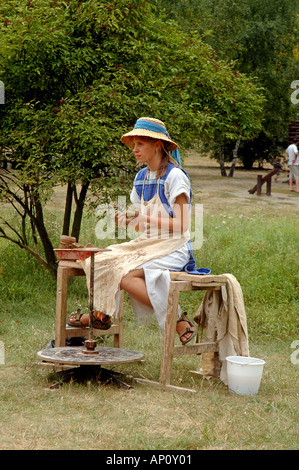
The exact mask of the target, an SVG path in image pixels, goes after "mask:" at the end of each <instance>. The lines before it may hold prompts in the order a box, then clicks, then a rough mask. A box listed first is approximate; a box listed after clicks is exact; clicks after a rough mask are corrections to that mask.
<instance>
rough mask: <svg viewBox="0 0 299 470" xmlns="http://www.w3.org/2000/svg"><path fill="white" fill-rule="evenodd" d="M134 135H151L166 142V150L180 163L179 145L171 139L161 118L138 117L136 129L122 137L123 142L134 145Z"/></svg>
mask: <svg viewBox="0 0 299 470" xmlns="http://www.w3.org/2000/svg"><path fill="white" fill-rule="evenodd" d="M134 137H151V138H152V139H158V140H162V141H163V142H166V144H167V145H166V146H165V147H166V150H167V151H169V154H170V156H171V157H172V158H174V160H175V161H176V162H177V163H178V164H179V165H180V164H181V159H180V154H179V152H178V145H177V144H176V143H175V142H173V141H172V140H171V139H170V136H169V134H168V132H167V129H166V127H165V124H164V123H163V122H162V121H159V119H154V118H150V117H142V118H139V119H137V121H136V124H135V126H134V129H133V130H132V131H130V132H128V133H127V134H124V135H123V136H122V137H121V141H122V143H123V144H125V145H128V146H129V147H133V146H134V143H133V138H134Z"/></svg>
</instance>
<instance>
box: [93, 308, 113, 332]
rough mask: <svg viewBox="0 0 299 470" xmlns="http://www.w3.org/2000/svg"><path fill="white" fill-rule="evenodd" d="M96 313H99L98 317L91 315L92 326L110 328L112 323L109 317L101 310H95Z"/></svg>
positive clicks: (103, 328)
mask: <svg viewBox="0 0 299 470" xmlns="http://www.w3.org/2000/svg"><path fill="white" fill-rule="evenodd" d="M97 314H98V315H99V317H100V318H99V317H98V318H96V317H95V316H94V315H93V320H92V326H93V328H95V329H98V330H109V328H111V325H112V322H111V317H110V316H109V315H105V314H103V313H101V312H97Z"/></svg>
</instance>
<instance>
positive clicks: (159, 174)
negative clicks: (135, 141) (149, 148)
mask: <svg viewBox="0 0 299 470" xmlns="http://www.w3.org/2000/svg"><path fill="white" fill-rule="evenodd" d="M140 138H141V139H143V140H146V141H148V142H152V143H155V142H161V152H162V159H161V164H160V167H159V168H158V171H157V178H161V177H162V176H164V175H165V173H166V170H167V165H168V163H169V162H171V163H174V164H176V165H178V164H177V163H176V161H175V160H174V159H173V158H171V156H170V155H169V153H168V150H167V146H168V144H167V142H165V141H163V140H159V139H154V138H153V137H145V136H144V137H143V136H142V137H140ZM178 166H179V165H178Z"/></svg>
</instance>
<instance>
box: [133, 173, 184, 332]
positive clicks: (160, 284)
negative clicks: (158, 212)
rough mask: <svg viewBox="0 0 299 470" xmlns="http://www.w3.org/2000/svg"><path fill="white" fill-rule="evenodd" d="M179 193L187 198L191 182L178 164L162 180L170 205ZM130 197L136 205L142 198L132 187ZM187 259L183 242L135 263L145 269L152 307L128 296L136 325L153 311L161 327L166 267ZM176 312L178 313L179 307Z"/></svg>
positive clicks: (179, 266) (170, 268) (151, 175)
mask: <svg viewBox="0 0 299 470" xmlns="http://www.w3.org/2000/svg"><path fill="white" fill-rule="evenodd" d="M148 175H149V179H153V180H155V179H156V172H151V171H150V172H149V173H148ZM180 194H185V195H186V197H187V200H188V202H189V199H190V182H189V179H188V178H187V176H186V175H185V173H184V172H183V171H181V170H180V169H179V168H173V169H172V170H171V171H170V173H169V175H168V177H167V179H166V180H165V196H166V198H167V200H168V202H169V205H170V207H171V208H172V209H173V205H174V203H175V200H176V198H177V197H178V196H179V195H180ZM130 199H131V202H132V204H134V205H135V206H136V208H138V207H140V205H141V200H140V198H139V196H138V194H137V192H136V190H135V188H133V190H132V193H131V197H130ZM189 259H190V252H189V248H188V246H187V244H185V245H183V246H182V247H181V248H178V249H177V250H175V251H174V252H172V253H170V254H168V255H166V256H163V257H161V258H155V259H152V260H150V261H147V262H145V263H143V264H142V265H140V266H138V268H142V269H143V270H144V274H145V282H146V289H147V293H148V296H149V298H150V301H151V304H152V306H153V308H150V307H147V306H145V305H143V304H141V303H140V302H138V301H137V300H135V299H133V298H131V304H132V307H133V310H134V313H135V315H136V319H137V324H138V325H140V324H142V323H145V322H146V321H147V320H148V319H150V318H151V317H152V315H153V313H154V314H155V316H156V319H157V322H158V324H159V326H160V328H161V329H164V326H165V319H166V310H167V299H168V291H169V282H170V275H169V271H179V270H181V269H183V267H184V266H185V265H186V264H187V262H188V261H189ZM178 316H180V308H179V314H178Z"/></svg>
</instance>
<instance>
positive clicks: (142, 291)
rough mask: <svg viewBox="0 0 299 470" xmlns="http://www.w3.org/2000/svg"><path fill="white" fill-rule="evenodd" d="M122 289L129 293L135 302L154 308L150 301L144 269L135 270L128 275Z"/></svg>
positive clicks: (123, 280) (122, 282)
mask: <svg viewBox="0 0 299 470" xmlns="http://www.w3.org/2000/svg"><path fill="white" fill-rule="evenodd" d="M120 288H121V289H124V290H125V291H126V292H128V293H129V294H130V295H131V296H132V297H133V298H134V299H135V300H138V302H141V303H142V304H143V305H147V306H148V307H152V304H151V301H150V299H149V296H148V293H147V290H146V284H145V278H144V271H143V269H134V271H130V272H129V273H128V274H126V275H125V276H124V277H123V278H122V280H121V283H120Z"/></svg>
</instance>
